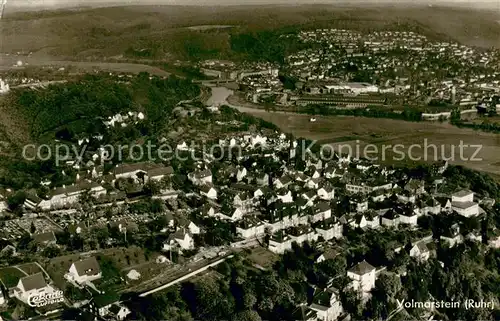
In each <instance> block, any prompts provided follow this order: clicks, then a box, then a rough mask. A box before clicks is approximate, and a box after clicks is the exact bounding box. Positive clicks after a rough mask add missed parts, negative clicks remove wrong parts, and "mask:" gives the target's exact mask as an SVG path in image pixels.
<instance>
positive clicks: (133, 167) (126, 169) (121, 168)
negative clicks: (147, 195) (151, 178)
mask: <svg viewBox="0 0 500 321" xmlns="http://www.w3.org/2000/svg"><path fill="white" fill-rule="evenodd" d="M152 166H153V165H152V164H150V163H146V162H143V163H132V164H118V165H117V166H116V167H115V168H114V169H113V173H114V174H115V175H120V174H125V173H131V172H135V171H144V172H146V171H147V170H149V169H151V168H152Z"/></svg>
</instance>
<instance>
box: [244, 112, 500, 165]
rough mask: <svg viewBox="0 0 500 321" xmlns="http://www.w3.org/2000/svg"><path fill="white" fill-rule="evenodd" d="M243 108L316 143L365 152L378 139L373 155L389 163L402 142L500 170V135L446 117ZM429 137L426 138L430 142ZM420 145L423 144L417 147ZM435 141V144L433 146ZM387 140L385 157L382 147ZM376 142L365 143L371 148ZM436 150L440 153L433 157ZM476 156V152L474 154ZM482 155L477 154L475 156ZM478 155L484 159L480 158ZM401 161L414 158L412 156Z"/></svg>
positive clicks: (420, 152) (416, 151) (419, 153)
mask: <svg viewBox="0 0 500 321" xmlns="http://www.w3.org/2000/svg"><path fill="white" fill-rule="evenodd" d="M240 111H244V112H247V113H250V114H252V115H254V116H257V117H260V118H262V119H264V120H266V121H270V122H272V123H275V124H276V125H277V126H279V127H280V128H281V129H282V130H283V131H284V132H287V133H291V134H293V135H294V136H296V137H303V138H308V139H311V140H317V141H318V144H332V146H334V149H335V150H339V149H341V148H342V150H344V151H346V152H347V151H348V150H349V148H348V147H346V146H347V145H348V146H351V150H352V151H353V152H356V148H357V147H358V148H359V150H360V153H361V154H363V151H364V149H365V146H366V145H368V144H371V145H374V146H376V148H377V151H376V152H375V153H370V154H369V155H368V156H370V157H378V159H379V160H380V161H382V162H385V163H393V162H394V157H398V155H397V154H396V153H393V150H394V149H393V147H394V146H395V145H396V144H401V145H403V147H401V148H398V150H402V151H404V152H405V154H407V155H408V154H409V153H411V155H413V156H414V157H413V158H419V157H420V158H422V159H423V158H424V156H425V154H424V151H425V150H427V160H428V161H434V160H435V158H437V159H441V158H442V156H444V157H446V158H449V157H451V156H453V158H454V160H452V161H450V162H451V163H452V164H457V165H465V166H467V167H469V168H472V169H476V170H480V171H485V172H490V173H493V174H497V175H498V174H500V164H499V155H500V135H497V134H493V133H484V132H479V131H474V130H471V129H461V128H457V127H455V126H452V125H450V124H447V123H437V122H436V123H434V122H433V123H431V122H406V121H400V120H392V119H381V118H363V117H358V118H355V117H343V116H317V117H316V119H317V120H316V122H310V116H307V115H299V114H292V113H287V114H285V113H279V112H276V113H273V112H266V111H264V110H256V109H250V108H241V109H240ZM426 142H427V143H426ZM461 142H463V146H465V145H469V146H470V145H480V146H481V149H480V151H479V152H478V153H477V155H474V153H475V152H476V149H477V148H474V147H464V148H463V157H461V155H460V144H461ZM412 145H418V146H420V147H413V149H412V150H411V151H410V148H411V146H412ZM432 145H435V146H436V147H437V152H434V148H433V147H432ZM384 146H386V147H385V148H386V150H385V156H386V157H385V159H382V157H383V155H384V154H383V148H384ZM372 149H373V148H370V149H367V150H372ZM435 156H437V157H435ZM472 156H474V158H472ZM475 159H478V160H475ZM479 159H480V160H479ZM403 161H409V162H412V160H410V159H409V158H408V157H406V158H405V160H403Z"/></svg>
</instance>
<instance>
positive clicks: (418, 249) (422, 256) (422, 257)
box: [410, 241, 431, 262]
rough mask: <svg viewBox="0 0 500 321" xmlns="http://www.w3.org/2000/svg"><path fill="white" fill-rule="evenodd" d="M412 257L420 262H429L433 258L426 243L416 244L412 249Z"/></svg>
mask: <svg viewBox="0 0 500 321" xmlns="http://www.w3.org/2000/svg"><path fill="white" fill-rule="evenodd" d="M410 256H411V257H414V258H416V259H417V260H418V261H420V262H425V261H427V260H428V259H429V258H430V256H431V251H430V249H429V247H428V246H427V244H426V243H425V242H422V241H420V242H416V243H414V244H413V245H412V247H411V249H410Z"/></svg>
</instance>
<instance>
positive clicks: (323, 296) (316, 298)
mask: <svg viewBox="0 0 500 321" xmlns="http://www.w3.org/2000/svg"><path fill="white" fill-rule="evenodd" d="M309 308H310V309H311V310H313V311H316V318H317V320H320V321H335V320H337V319H338V317H339V316H340V315H341V314H342V313H343V312H344V310H343V308H342V303H341V302H340V295H339V291H338V290H337V289H335V288H332V287H329V288H327V289H318V288H317V289H315V291H314V294H313V300H312V303H311V305H309Z"/></svg>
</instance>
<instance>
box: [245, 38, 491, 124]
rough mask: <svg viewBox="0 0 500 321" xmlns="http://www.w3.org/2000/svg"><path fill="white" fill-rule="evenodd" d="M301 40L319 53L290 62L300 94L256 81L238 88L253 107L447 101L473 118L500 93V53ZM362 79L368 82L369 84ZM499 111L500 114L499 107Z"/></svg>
mask: <svg viewBox="0 0 500 321" xmlns="http://www.w3.org/2000/svg"><path fill="white" fill-rule="evenodd" d="M297 38H298V40H299V41H302V42H304V43H309V44H314V45H315V46H312V47H311V48H308V49H304V50H302V51H299V52H296V53H293V54H291V55H289V56H288V57H286V60H285V65H284V66H282V70H284V71H285V72H286V73H287V74H288V75H290V77H291V78H292V79H295V81H296V82H295V84H294V87H295V89H294V90H292V89H290V88H289V86H288V88H284V87H283V85H282V84H281V82H280V81H279V79H278V77H277V74H273V73H263V74H256V75H252V76H250V77H244V78H241V79H239V81H238V82H239V84H240V89H242V90H244V91H245V92H246V93H247V99H248V100H251V101H253V102H254V103H265V102H273V103H275V104H278V105H284V106H287V105H298V106H306V105H311V104H314V105H319V104H327V105H331V106H334V107H338V108H366V107H369V106H383V105H394V104H396V105H401V104H403V102H404V101H406V103H408V102H410V101H413V102H418V104H420V105H422V104H429V103H430V102H431V101H441V102H445V101H447V102H448V103H450V104H452V105H456V106H460V107H461V108H462V109H464V110H467V109H468V108H474V107H476V106H482V105H484V104H488V102H490V101H491V99H492V97H493V96H492V95H495V93H496V94H498V92H499V91H500V70H499V69H498V62H499V61H500V54H499V52H498V50H495V49H492V50H477V49H475V48H472V47H468V46H465V45H462V44H458V43H453V42H438V41H432V40H430V39H428V38H427V37H425V36H423V35H420V34H417V33H415V32H411V31H375V32H370V33H362V32H359V31H355V30H340V29H317V30H308V31H301V32H300V33H299V34H298V36H297ZM443 61H452V64H454V65H455V68H454V69H451V68H450V67H443V65H444V64H445V63H443ZM441 68H445V71H443V72H440V69H441ZM358 71H362V73H363V75H365V76H363V77H361V78H362V79H361V78H360V77H357V76H356V73H357V72H358ZM420 73H422V74H425V75H431V78H428V77H425V76H422V77H420V76H418V75H419V74H420ZM443 73H445V74H446V77H443V75H442V74H443ZM415 75H417V76H415ZM375 84H376V85H375ZM388 101H390V104H389V103H388ZM495 104H496V105H497V106H494V107H496V109H497V110H500V103H498V102H496V103H495ZM447 111H448V110H443V111H442V112H447ZM428 113H429V114H440V112H436V111H429V112H428ZM439 116H440V115H438V116H436V117H435V119H434V118H432V116H429V118H430V119H433V120H437V119H438V117H439ZM443 116H444V117H446V118H449V115H448V114H443Z"/></svg>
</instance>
